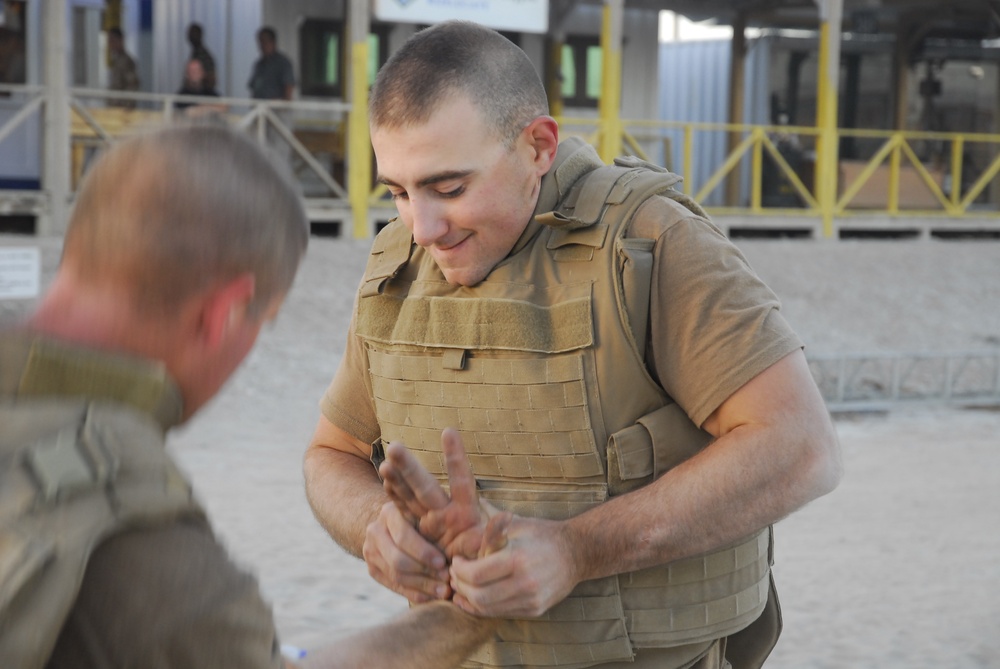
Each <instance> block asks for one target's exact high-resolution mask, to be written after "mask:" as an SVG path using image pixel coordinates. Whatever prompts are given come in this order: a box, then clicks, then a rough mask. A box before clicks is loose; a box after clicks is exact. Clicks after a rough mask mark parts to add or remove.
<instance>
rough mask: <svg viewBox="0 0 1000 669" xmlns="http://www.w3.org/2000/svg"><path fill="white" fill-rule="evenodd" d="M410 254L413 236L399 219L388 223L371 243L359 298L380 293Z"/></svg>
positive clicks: (408, 258)
mask: <svg viewBox="0 0 1000 669" xmlns="http://www.w3.org/2000/svg"><path fill="white" fill-rule="evenodd" d="M412 252H413V235H412V234H411V233H410V231H409V230H407V229H406V226H405V225H403V224H402V223H401V222H400V221H399V219H396V218H394V219H392V220H391V221H389V225H387V226H385V227H384V228H382V231H381V232H379V233H378V235H376V236H375V241H374V242H373V243H372V250H371V255H369V256H368V266H367V267H366V268H365V279H364V283H362V285H361V297H372V296H373V295H378V294H379V293H381V292H382V288H383V287H384V286H385V284H386V282H387V281H389V280H390V279H392V278H393V277H394V276H396V275H397V274H398V273H399V270H400V269H401V268H402V267H403V266H404V265H405V264H406V263H407V262H409V260H410V254H411V253H412Z"/></svg>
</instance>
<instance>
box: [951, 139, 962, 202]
mask: <svg viewBox="0 0 1000 669" xmlns="http://www.w3.org/2000/svg"><path fill="white" fill-rule="evenodd" d="M963 144H964V142H963V141H962V138H961V137H956V138H955V139H954V140H953V141H952V143H951V204H952V206H953V207H958V206H959V203H960V202H961V201H962V152H963V150H964V149H963Z"/></svg>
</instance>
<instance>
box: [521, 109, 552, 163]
mask: <svg viewBox="0 0 1000 669" xmlns="http://www.w3.org/2000/svg"><path fill="white" fill-rule="evenodd" d="M521 138H522V139H523V140H524V141H525V142H526V143H527V146H528V147H529V148H530V150H531V158H532V162H533V163H534V165H535V167H536V169H537V171H538V174H539V175H542V174H545V173H546V172H548V171H549V168H550V167H552V162H553V161H554V160H555V159H556V151H558V150H559V124H558V123H556V120H555V119H554V118H552V117H551V116H539V117H537V118H536V119H535V120H533V121H532V122H531V123H529V124H528V125H527V126H525V128H524V130H523V131H522V132H521Z"/></svg>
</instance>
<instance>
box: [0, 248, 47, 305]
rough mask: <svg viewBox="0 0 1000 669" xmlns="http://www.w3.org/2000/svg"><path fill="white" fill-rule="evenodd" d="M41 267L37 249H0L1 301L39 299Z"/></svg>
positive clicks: (39, 254)
mask: <svg viewBox="0 0 1000 669" xmlns="http://www.w3.org/2000/svg"><path fill="white" fill-rule="evenodd" d="M41 266H42V263H41V253H40V252H39V251H38V248H37V247H34V248H32V247H27V246H23V247H22V246H18V247H13V248H11V247H8V248H0V299H30V298H33V297H38V284H39V276H40V275H41Z"/></svg>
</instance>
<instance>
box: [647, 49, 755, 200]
mask: <svg viewBox="0 0 1000 669" xmlns="http://www.w3.org/2000/svg"><path fill="white" fill-rule="evenodd" d="M770 46H771V45H770V41H769V40H768V39H766V38H763V39H754V40H749V41H748V44H747V61H746V86H745V88H744V96H745V97H744V100H745V113H744V117H743V122H744V123H769V122H770V111H769V104H770V103H769V97H770V81H769V79H770V77H769V68H768V63H769V59H770ZM731 52H732V43H731V42H730V41H729V40H711V41H698V42H664V43H662V44H660V58H659V61H660V86H659V100H660V110H659V118H660V119H661V120H663V121H691V122H707V123H726V122H728V120H729V119H728V117H727V114H728V108H729V70H730V64H731V57H730V54H731ZM667 135H668V137H669V138H670V144H671V148H672V151H671V156H670V161H669V167H671V169H673V170H675V171H680V169H681V166H682V160H683V154H682V151H683V134H682V132H681V131H679V130H677V131H668V132H667ZM694 139H695V142H694V152H693V157H692V159H693V168H692V172H693V175H692V176H693V181H694V187H695V189H697V188H698V187H699V184H703V183H705V182H706V181H707V180H708V178H709V177H710V176H711V175H712V173H713V172H714V171H715V170H716V169H718V167H719V165H721V163H722V162H723V161H724V160H725V156H726V148H727V139H726V133H723V132H712V133H706V132H698V133H695V138H694ZM741 181H742V187H741V199H742V200H743V202H744V203H745V202H746V198H747V197H748V193H749V162H748V160H744V164H743V169H742V170H741ZM723 196H724V189H723V188H722V187H720V188H717V189H715V191H713V192H712V193H711V195H710V196H709V197H707V198H705V199H704V201H703V202H702V204H706V205H709V206H719V205H721V204H723Z"/></svg>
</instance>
